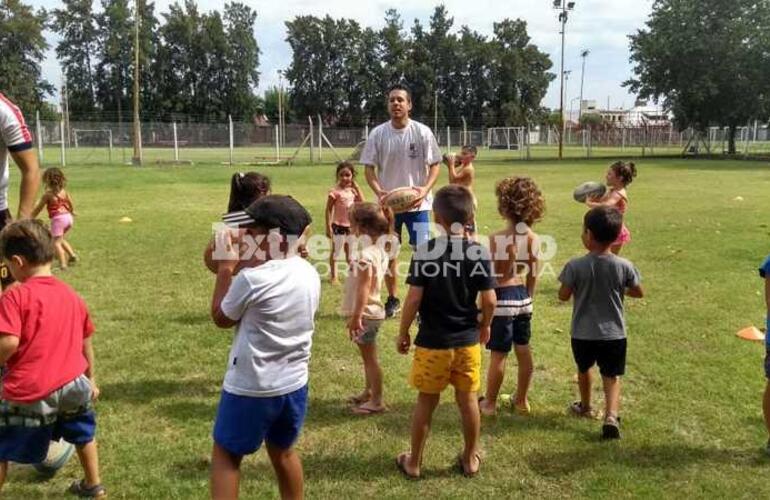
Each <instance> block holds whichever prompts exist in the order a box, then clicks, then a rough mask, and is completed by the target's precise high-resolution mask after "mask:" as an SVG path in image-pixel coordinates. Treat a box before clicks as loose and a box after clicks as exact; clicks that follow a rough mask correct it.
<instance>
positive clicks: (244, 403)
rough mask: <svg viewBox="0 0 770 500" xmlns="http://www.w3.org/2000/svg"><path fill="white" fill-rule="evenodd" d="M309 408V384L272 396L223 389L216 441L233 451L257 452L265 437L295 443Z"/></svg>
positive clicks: (283, 443) (285, 445)
mask: <svg viewBox="0 0 770 500" xmlns="http://www.w3.org/2000/svg"><path fill="white" fill-rule="evenodd" d="M306 412H307V385H305V386H304V387H302V388H301V389H297V390H296V391H294V392H292V393H289V394H284V395H283V396H275V397H271V398H253V397H250V396H238V395H236V394H230V393H229V392H227V391H222V397H221V398H220V400H219V408H218V409H217V419H216V422H214V442H215V443H216V444H218V445H219V446H221V447H222V448H224V449H225V450H227V451H228V452H230V453H232V454H233V455H248V454H250V453H254V452H255V451H257V450H258V449H259V447H260V446H261V445H262V442H263V441H266V442H267V443H268V444H270V445H272V446H275V447H277V448H280V449H283V450H288V449H289V448H291V447H292V445H293V444H294V442H295V441H297V438H298V437H299V433H300V431H301V430H302V424H303V423H304V422H305V413H306Z"/></svg>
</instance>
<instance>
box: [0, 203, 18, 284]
mask: <svg viewBox="0 0 770 500" xmlns="http://www.w3.org/2000/svg"><path fill="white" fill-rule="evenodd" d="M12 220H13V217H12V216H11V211H10V210H8V209H7V208H6V209H5V210H0V231H2V230H3V228H4V227H5V226H7V225H8V224H10V223H11V221H12ZM15 281H16V280H15V279H13V276H11V270H10V269H8V266H6V265H5V264H4V263H3V262H2V261H0V286H2V288H3V290H5V289H6V288H8V286H9V285H10V284H11V283H13V282H15Z"/></svg>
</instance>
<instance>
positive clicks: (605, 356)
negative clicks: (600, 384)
mask: <svg viewBox="0 0 770 500" xmlns="http://www.w3.org/2000/svg"><path fill="white" fill-rule="evenodd" d="M572 355H573V356H574V357H575V363H577V367H578V371H579V372H580V373H585V372H587V371H588V370H590V369H591V367H592V366H594V364H597V365H599V373H601V374H602V376H604V377H619V376H621V375H623V374H624V373H625V371H626V339H616V340H582V339H572Z"/></svg>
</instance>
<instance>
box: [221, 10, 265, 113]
mask: <svg viewBox="0 0 770 500" xmlns="http://www.w3.org/2000/svg"><path fill="white" fill-rule="evenodd" d="M224 18H225V26H226V31H227V36H226V38H227V44H228V50H227V53H228V60H227V69H226V71H227V78H228V89H227V94H226V96H225V107H226V108H227V110H228V111H229V112H230V114H232V115H233V116H234V117H236V116H237V117H240V118H250V117H252V116H253V115H254V114H255V113H256V112H257V107H258V106H259V105H260V99H259V98H258V96H257V95H255V93H254V91H255V89H256V88H257V86H258V85H259V46H258V45H257V40H256V39H255V38H254V23H255V22H256V19H257V13H256V12H254V10H252V9H251V8H250V7H248V6H246V5H245V4H242V3H238V2H233V3H229V4H226V5H225V11H224Z"/></svg>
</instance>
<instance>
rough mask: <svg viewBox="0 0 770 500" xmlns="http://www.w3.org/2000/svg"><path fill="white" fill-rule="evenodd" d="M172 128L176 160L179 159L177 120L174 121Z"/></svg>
mask: <svg viewBox="0 0 770 500" xmlns="http://www.w3.org/2000/svg"><path fill="white" fill-rule="evenodd" d="M171 128H172V130H173V131H174V161H179V139H178V137H177V133H176V122H172V124H171Z"/></svg>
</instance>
